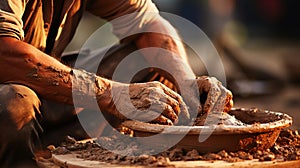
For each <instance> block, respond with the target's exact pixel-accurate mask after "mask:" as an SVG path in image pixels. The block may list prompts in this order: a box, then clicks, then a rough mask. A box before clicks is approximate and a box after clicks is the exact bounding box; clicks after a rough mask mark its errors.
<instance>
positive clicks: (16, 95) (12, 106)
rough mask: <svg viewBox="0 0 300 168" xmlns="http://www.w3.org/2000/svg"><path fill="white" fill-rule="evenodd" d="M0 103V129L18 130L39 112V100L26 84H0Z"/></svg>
mask: <svg viewBox="0 0 300 168" xmlns="http://www.w3.org/2000/svg"><path fill="white" fill-rule="evenodd" d="M0 104H1V105H0V123H1V124H0V125H1V128H0V129H1V130H2V129H3V128H4V129H5V130H6V131H20V130H21V129H22V128H23V127H24V126H25V125H26V124H27V123H29V122H31V121H32V120H34V119H35V117H36V113H39V107H40V100H39V98H38V96H37V95H36V94H35V92H34V91H32V90H31V89H30V88H28V87H26V86H23V85H17V84H5V85H0ZM9 129H10V130H9Z"/></svg>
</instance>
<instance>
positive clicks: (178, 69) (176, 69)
mask: <svg viewBox="0 0 300 168" xmlns="http://www.w3.org/2000/svg"><path fill="white" fill-rule="evenodd" d="M145 29H146V30H145V32H147V31H149V32H155V33H144V34H142V35H140V36H139V37H138V38H137V39H136V40H135V43H136V45H137V47H138V48H139V49H143V48H149V47H154V48H152V49H151V52H143V54H144V56H145V58H146V59H147V60H148V61H149V63H150V64H151V65H154V66H155V65H156V66H159V67H164V69H165V70H167V71H168V73H170V74H171V75H173V77H174V78H175V79H176V80H177V81H182V80H189V79H195V75H194V73H193V71H192V69H191V67H190V66H189V64H188V61H187V56H186V52H185V48H184V46H183V43H182V42H181V38H180V37H179V35H178V34H177V32H176V30H175V29H174V28H173V27H172V26H171V25H170V24H169V23H168V22H166V21H165V20H163V19H161V20H158V21H156V22H153V23H152V24H149V25H148V26H147V27H145ZM156 32H162V33H163V34H162V33H156Z"/></svg>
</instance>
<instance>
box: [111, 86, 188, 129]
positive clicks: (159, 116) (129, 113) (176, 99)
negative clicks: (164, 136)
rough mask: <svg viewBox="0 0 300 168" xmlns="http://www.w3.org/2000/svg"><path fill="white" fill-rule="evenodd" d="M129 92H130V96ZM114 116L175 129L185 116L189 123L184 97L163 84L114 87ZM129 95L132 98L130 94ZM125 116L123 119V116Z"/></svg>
mask: <svg viewBox="0 0 300 168" xmlns="http://www.w3.org/2000/svg"><path fill="white" fill-rule="evenodd" d="M128 91H129V92H128ZM111 93H112V97H113V103H114V104H115V107H116V108H113V109H114V112H113V114H117V113H118V114H117V115H115V116H117V117H118V118H119V119H128V118H130V119H133V120H139V121H145V122H150V123H159V124H166V125H173V124H175V123H177V122H178V116H179V114H180V113H181V114H182V116H184V117H185V118H186V119H189V113H188V109H187V106H186V105H185V103H184V102H183V100H182V98H181V96H180V95H179V94H178V93H176V92H174V91H173V90H171V89H169V88H168V87H166V86H165V85H163V84H161V83H160V82H147V83H134V84H129V85H128V84H121V83H117V84H115V85H114V84H113V87H112V92H111ZM128 93H129V94H128ZM120 114H121V115H120Z"/></svg>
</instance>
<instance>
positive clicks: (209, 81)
mask: <svg viewBox="0 0 300 168" xmlns="http://www.w3.org/2000/svg"><path fill="white" fill-rule="evenodd" d="M179 85H180V86H181V87H180V92H181V95H182V97H183V99H184V101H185V103H186V104H187V105H188V107H189V114H190V118H191V119H193V118H196V117H197V116H199V115H200V116H201V115H203V114H206V113H209V112H228V111H229V110H230V109H231V107H232V106H233V100H232V97H233V96H232V93H231V91H229V90H228V89H226V88H225V87H224V86H223V85H222V83H221V82H220V81H218V80H217V79H216V78H214V77H207V76H201V77H197V78H196V79H192V80H186V81H181V83H179ZM189 122H190V121H189V120H184V119H181V116H180V123H181V124H187V123H189Z"/></svg>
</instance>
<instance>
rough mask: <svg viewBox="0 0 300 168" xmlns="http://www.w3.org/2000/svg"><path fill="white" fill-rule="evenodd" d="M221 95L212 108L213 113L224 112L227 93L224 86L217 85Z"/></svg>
mask: <svg viewBox="0 0 300 168" xmlns="http://www.w3.org/2000/svg"><path fill="white" fill-rule="evenodd" d="M219 88H220V91H221V95H220V96H219V97H218V100H217V101H216V103H215V105H214V107H213V108H212V111H213V112H223V111H224V110H225V104H226V100H227V92H226V89H225V87H224V86H222V85H219Z"/></svg>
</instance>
